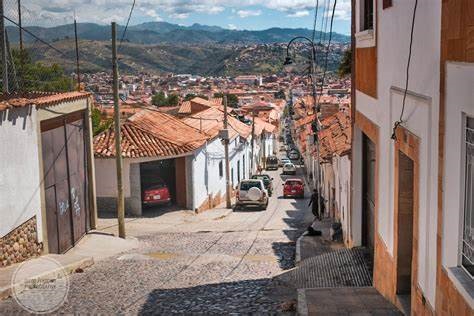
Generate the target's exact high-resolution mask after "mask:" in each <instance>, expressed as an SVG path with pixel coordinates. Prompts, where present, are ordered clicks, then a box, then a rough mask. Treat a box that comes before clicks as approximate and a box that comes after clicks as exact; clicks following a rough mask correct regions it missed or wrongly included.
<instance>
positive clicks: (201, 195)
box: [192, 138, 250, 208]
mask: <svg viewBox="0 0 474 316" xmlns="http://www.w3.org/2000/svg"><path fill="white" fill-rule="evenodd" d="M235 140H236V139H233V140H231V141H230V143H229V166H230V170H232V169H233V175H234V187H235V186H237V183H238V177H237V170H238V168H237V165H238V163H239V162H240V179H243V178H244V176H246V177H248V175H249V170H250V161H249V157H250V149H249V147H250V144H249V142H247V143H246V144H244V145H240V142H239V140H238V139H237V144H236V142H235ZM224 158H225V155H224V145H223V144H222V142H221V140H220V139H219V138H215V139H213V140H211V141H209V142H208V143H207V144H206V145H205V146H203V147H202V148H201V149H200V150H198V151H196V153H195V156H194V159H193V160H192V164H193V166H192V179H193V181H192V187H193V208H197V207H199V206H201V205H202V203H204V201H206V199H207V198H208V197H209V195H212V196H215V195H216V194H218V193H219V192H220V193H221V194H225V190H226V180H225V159H224ZM244 158H245V170H244V163H243V159H244ZM220 162H222V166H223V169H222V177H221V176H219V163H220ZM229 174H230V177H231V179H230V180H231V184H232V173H231V172H229Z"/></svg>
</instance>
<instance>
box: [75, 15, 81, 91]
mask: <svg viewBox="0 0 474 316" xmlns="http://www.w3.org/2000/svg"><path fill="white" fill-rule="evenodd" d="M74 15H75V14H74ZM74 38H75V41H76V76H77V91H81V72H80V69H79V44H78V40H77V21H76V17H74Z"/></svg>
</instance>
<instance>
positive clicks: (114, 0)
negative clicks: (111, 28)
mask: <svg viewBox="0 0 474 316" xmlns="http://www.w3.org/2000/svg"><path fill="white" fill-rule="evenodd" d="M329 2H330V5H329V6H330V7H331V8H332V3H333V0H330V1H329ZM14 3H16V2H15V1H11V4H10V2H7V4H6V5H5V12H7V14H9V15H10V16H15V13H16V8H15V5H14ZM131 3H132V2H131V0H29V1H24V2H23V6H24V7H26V8H27V9H28V10H29V12H31V14H30V15H29V16H28V13H27V10H25V9H24V11H23V12H24V17H25V18H24V23H25V24H26V25H33V24H36V25H47V26H50V25H54V24H61V23H71V21H72V17H73V12H74V11H76V15H77V17H78V21H80V22H95V23H101V24H104V23H108V22H109V21H111V20H114V21H116V22H118V23H125V22H126V20H127V17H128V13H129V10H130V7H131ZM324 3H325V1H322V0H320V1H319V4H320V9H321V8H322V7H323V5H324ZM10 6H12V8H10ZM256 8H257V9H256ZM135 9H136V10H135V12H134V15H133V16H132V20H131V23H132V24H133V23H134V20H135V21H137V20H139V21H143V20H146V19H147V18H148V19H150V18H151V19H153V20H161V19H162V18H163V17H171V18H175V19H183V18H186V17H190V16H191V15H192V14H193V13H200V14H218V13H221V12H223V11H224V10H225V9H229V11H231V12H233V14H237V15H238V16H240V17H250V16H260V15H261V14H262V13H263V9H271V10H277V11H280V12H283V13H285V14H286V15H288V16H292V17H301V16H307V15H308V14H311V11H312V10H314V0H140V1H137V2H136V7H135ZM350 12H351V4H350V0H338V2H337V7H336V12H335V18H336V19H340V20H347V19H350Z"/></svg>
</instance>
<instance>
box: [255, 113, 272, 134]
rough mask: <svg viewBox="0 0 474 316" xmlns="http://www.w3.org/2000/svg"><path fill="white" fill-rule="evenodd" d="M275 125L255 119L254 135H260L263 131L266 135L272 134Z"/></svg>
mask: <svg viewBox="0 0 474 316" xmlns="http://www.w3.org/2000/svg"><path fill="white" fill-rule="evenodd" d="M275 129H276V127H275V125H272V124H270V123H267V122H265V121H264V120H262V119H261V118H259V117H255V134H256V135H260V134H262V133H263V132H264V131H265V132H267V133H273V132H274V131H275Z"/></svg>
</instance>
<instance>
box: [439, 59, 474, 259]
mask: <svg viewBox="0 0 474 316" xmlns="http://www.w3.org/2000/svg"><path fill="white" fill-rule="evenodd" d="M473 87H474V64H467V63H464V64H463V63H448V64H447V65H446V112H445V113H446V127H445V133H446V134H445V142H444V144H445V147H444V153H445V156H444V158H445V161H444V172H443V174H444V182H443V232H442V233H443V244H442V263H443V266H444V267H447V268H448V267H455V266H458V265H459V264H460V259H459V250H460V245H461V238H462V229H463V220H464V215H463V214H464V183H463V181H464V178H465V170H464V168H465V163H466V162H465V144H464V139H465V138H464V137H465V134H464V129H465V127H466V123H465V117H466V116H469V117H474V89H473Z"/></svg>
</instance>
